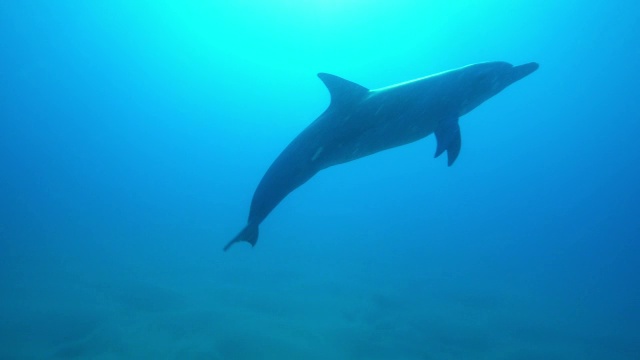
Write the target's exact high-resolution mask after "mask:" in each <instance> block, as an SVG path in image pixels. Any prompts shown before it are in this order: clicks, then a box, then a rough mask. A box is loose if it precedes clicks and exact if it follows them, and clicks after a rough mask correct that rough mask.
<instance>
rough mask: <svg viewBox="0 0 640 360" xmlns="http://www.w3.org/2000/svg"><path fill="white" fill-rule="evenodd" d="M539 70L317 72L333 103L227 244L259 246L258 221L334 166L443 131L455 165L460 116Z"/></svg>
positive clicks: (276, 168) (292, 148) (501, 65)
mask: <svg viewBox="0 0 640 360" xmlns="http://www.w3.org/2000/svg"><path fill="white" fill-rule="evenodd" d="M537 69H538V64H537V63H535V62H531V63H527V64H524V65H519V66H513V65H511V64H509V63H506V62H501V61H495V62H485V63H478V64H473V65H467V66H464V67H462V68H458V69H454V70H449V71H445V72H441V73H437V74H433V75H429V76H426V77H422V78H419V79H415V80H411V81H407V82H403V83H400V84H396V85H391V86H387V87H383V88H380V89H375V90H369V89H367V88H365V87H363V86H361V85H358V84H356V83H353V82H351V81H348V80H345V79H343V78H340V77H338V76H335V75H330V74H326V73H320V74H318V77H319V78H320V80H322V81H323V82H324V84H325V85H326V87H327V89H328V90H329V93H330V95H331V102H330V104H329V107H328V108H327V109H326V110H325V111H324V112H323V113H322V114H321V115H320V116H319V117H318V118H317V119H316V120H315V121H314V122H312V123H311V124H310V125H309V126H307V128H306V129H304V130H303V131H302V132H301V133H300V134H299V135H298V136H297V137H296V138H295V139H293V141H291V143H290V144H289V145H288V146H287V147H286V148H285V149H284V150H283V151H282V153H280V155H279V156H278V157H277V158H276V159H275V161H274V162H273V163H272V164H271V166H270V167H269V169H268V170H267V172H266V173H265V174H264V176H263V177H262V180H261V181H260V183H259V184H258V187H257V188H256V191H255V193H254V194H253V200H252V201H251V209H250V211H249V219H248V221H247V225H246V226H245V227H244V229H242V231H240V233H239V234H238V235H236V237H234V238H233V239H232V240H231V241H229V243H228V244H227V245H226V246H225V247H224V250H225V251H227V250H228V249H229V248H230V247H231V245H233V244H235V243H237V242H242V241H246V242H248V243H250V244H251V245H252V246H254V245H255V244H256V242H257V240H258V226H259V225H260V223H262V221H263V220H264V219H265V218H266V217H267V215H269V213H270V212H271V211H272V210H273V209H274V208H275V207H276V206H277V205H278V204H279V203H280V202H281V201H282V199H284V198H285V197H286V196H287V195H288V194H289V193H290V192H292V191H293V190H295V189H296V188H298V187H299V186H300V185H302V184H304V183H305V182H306V181H307V180H309V179H310V178H311V177H313V176H314V175H315V174H316V173H318V171H320V170H322V169H326V168H328V167H330V166H333V165H337V164H342V163H345V162H348V161H352V160H355V159H359V158H361V157H364V156H367V155H371V154H374V153H377V152H379V151H382V150H386V149H389V148H393V147H396V146H400V145H404V144H408V143H411V142H414V141H417V140H420V139H422V138H424V137H426V136H428V135H430V134H431V133H434V134H435V136H436V141H437V146H436V151H435V157H438V156H440V155H441V154H443V153H445V152H446V153H447V159H448V165H449V166H451V165H452V164H453V163H454V162H455V161H456V159H457V158H458V154H459V153H460V146H461V144H462V142H461V137H460V126H459V125H458V119H459V118H460V117H461V116H463V115H465V114H467V113H468V112H469V111H471V110H473V109H475V108H476V107H477V106H478V105H480V104H482V103H483V102H485V101H486V100H488V99H489V98H491V97H493V96H494V95H496V94H497V93H499V92H500V91H502V90H504V89H505V88H506V87H507V86H509V85H511V84H513V83H514V82H516V81H518V80H520V79H522V78H524V77H525V76H527V75H529V74H531V73H533V72H534V71H536V70H537Z"/></svg>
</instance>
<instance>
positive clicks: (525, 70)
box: [510, 62, 540, 83]
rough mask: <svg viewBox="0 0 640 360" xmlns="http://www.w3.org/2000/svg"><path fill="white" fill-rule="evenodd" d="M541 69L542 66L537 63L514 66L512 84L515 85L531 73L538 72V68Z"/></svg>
mask: <svg viewBox="0 0 640 360" xmlns="http://www.w3.org/2000/svg"><path fill="white" fill-rule="evenodd" d="M539 67H540V65H538V63H536V62H530V63H527V64H522V65H518V66H514V67H513V68H512V69H511V79H510V80H511V83H514V82H516V81H518V80H520V79H522V78H524V77H526V76H528V75H530V74H531V73H533V72H534V71H536V70H538V68H539Z"/></svg>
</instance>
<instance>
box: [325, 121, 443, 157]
mask: <svg viewBox="0 0 640 360" xmlns="http://www.w3.org/2000/svg"><path fill="white" fill-rule="evenodd" d="M392 110H393V109H392ZM351 116H353V117H355V118H356V120H354V122H355V123H356V124H350V125H351V126H352V127H353V128H354V129H357V131H356V130H352V131H350V132H349V133H350V135H349V136H336V137H335V139H334V140H333V141H332V142H331V143H327V144H323V146H322V147H318V149H316V150H314V155H315V156H316V157H317V158H320V155H324V156H322V158H323V160H324V161H323V162H324V163H325V166H323V167H328V166H332V165H336V164H341V163H345V162H348V161H352V160H356V159H359V158H361V157H364V156H368V155H371V154H374V153H377V152H380V151H383V150H387V149H390V148H394V147H396V146H401V145H405V144H409V143H411V142H414V141H417V140H420V139H422V138H424V137H426V136H428V135H429V134H431V133H433V132H434V131H435V130H436V127H437V126H438V123H439V122H440V120H441V116H438V115H437V114H434V113H433V112H429V111H420V113H416V111H413V110H412V109H404V111H389V112H378V113H376V112H375V111H374V112H371V113H364V114H353V115H351ZM339 133H340V132H337V134H338V135H339ZM322 153H324V154H322Z"/></svg>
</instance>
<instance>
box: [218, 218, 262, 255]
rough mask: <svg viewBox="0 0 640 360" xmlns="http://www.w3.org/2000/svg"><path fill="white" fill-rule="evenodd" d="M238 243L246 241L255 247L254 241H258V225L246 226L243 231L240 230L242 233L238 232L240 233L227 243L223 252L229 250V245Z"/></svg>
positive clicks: (250, 224)
mask: <svg viewBox="0 0 640 360" xmlns="http://www.w3.org/2000/svg"><path fill="white" fill-rule="evenodd" d="M240 241H246V242H248V243H249V244H251V246H255V245H256V241H258V224H253V223H249V224H247V226H245V227H244V229H242V231H240V233H239V234H238V235H236V237H234V238H233V239H231V241H229V243H227V245H226V246H225V247H224V249H223V250H224V251H227V250H229V248H230V247H231V245H233V244H234V243H237V242H240Z"/></svg>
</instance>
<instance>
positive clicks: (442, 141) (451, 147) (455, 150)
mask: <svg viewBox="0 0 640 360" xmlns="http://www.w3.org/2000/svg"><path fill="white" fill-rule="evenodd" d="M435 134H436V142H437V146H436V154H435V157H438V156H440V155H442V153H443V152H445V150H446V151H447V160H448V164H449V166H451V165H452V164H453V162H454V161H456V159H457V158H458V154H460V147H461V145H462V139H461V137H460V125H458V118H451V119H446V120H443V121H442V122H441V123H440V125H438V128H437V129H436V131H435Z"/></svg>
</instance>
